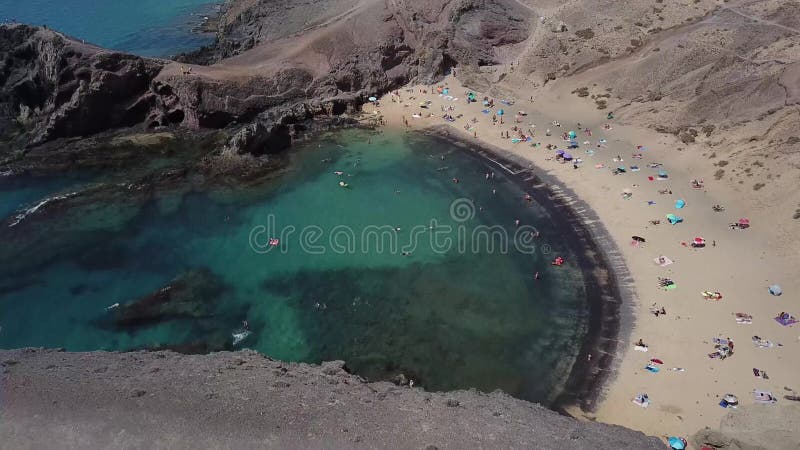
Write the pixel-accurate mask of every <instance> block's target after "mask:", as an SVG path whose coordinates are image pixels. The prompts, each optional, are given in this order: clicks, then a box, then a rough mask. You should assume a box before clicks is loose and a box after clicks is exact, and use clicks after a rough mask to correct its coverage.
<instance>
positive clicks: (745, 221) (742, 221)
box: [739, 217, 750, 226]
mask: <svg viewBox="0 0 800 450" xmlns="http://www.w3.org/2000/svg"><path fill="white" fill-rule="evenodd" d="M739 225H745V226H747V225H750V219H748V218H745V217H743V218H741V219H739Z"/></svg>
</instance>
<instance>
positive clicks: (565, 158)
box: [563, 152, 572, 161]
mask: <svg viewBox="0 0 800 450" xmlns="http://www.w3.org/2000/svg"><path fill="white" fill-rule="evenodd" d="M563 157H564V161H572V155H570V154H569V153H566V152H565V153H564V155H563Z"/></svg>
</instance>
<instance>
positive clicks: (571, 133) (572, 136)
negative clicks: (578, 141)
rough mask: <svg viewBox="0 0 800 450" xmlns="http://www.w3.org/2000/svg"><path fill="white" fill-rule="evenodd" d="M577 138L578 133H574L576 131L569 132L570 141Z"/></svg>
mask: <svg viewBox="0 0 800 450" xmlns="http://www.w3.org/2000/svg"><path fill="white" fill-rule="evenodd" d="M576 137H578V133H576V132H574V131H572V130H570V132H569V138H570V139H575V138H576Z"/></svg>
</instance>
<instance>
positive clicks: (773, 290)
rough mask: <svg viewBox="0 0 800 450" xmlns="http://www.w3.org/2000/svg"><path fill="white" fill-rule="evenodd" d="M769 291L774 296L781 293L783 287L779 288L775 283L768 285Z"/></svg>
mask: <svg viewBox="0 0 800 450" xmlns="http://www.w3.org/2000/svg"><path fill="white" fill-rule="evenodd" d="M769 293H770V294H772V295H775V296H777V295H781V294H783V289H781V287H780V286H778V285H777V284H773V285H772V286H770V287H769Z"/></svg>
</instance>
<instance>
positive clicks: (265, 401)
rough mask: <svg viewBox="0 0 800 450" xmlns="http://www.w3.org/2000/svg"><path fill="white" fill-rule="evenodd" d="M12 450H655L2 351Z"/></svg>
mask: <svg viewBox="0 0 800 450" xmlns="http://www.w3.org/2000/svg"><path fill="white" fill-rule="evenodd" d="M0 386H2V387H3V388H2V393H3V408H2V410H0V434H2V436H3V444H4V445H5V446H8V447H9V448H23V447H25V448H27V447H35V448H44V449H47V448H79V447H80V448H86V447H91V448H108V447H115V448H116V447H119V448H129V447H147V448H152V447H175V446H176V445H177V446H180V447H186V448H189V447H191V448H256V447H259V448H263V447H266V448H297V449H300V448H337V449H338V448H415V449H420V448H537V449H565V448H569V449H592V450H594V449H616V450H618V449H661V448H664V444H662V443H661V442H660V441H659V440H658V439H656V438H653V437H647V436H645V435H644V434H642V433H640V432H636V431H631V430H628V429H625V428H622V427H619V426H615V425H605V424H600V423H593V422H588V423H587V422H578V421H577V420H574V419H571V418H568V417H564V416H560V415H558V414H556V413H554V412H552V411H550V410H547V409H545V408H542V407H540V406H538V405H534V404H531V403H527V402H524V401H521V400H516V399H514V398H511V397H509V396H507V395H505V394H502V393H499V392H496V393H492V394H483V393H479V392H475V391H457V392H448V393H432V392H425V391H424V390H422V389H419V388H414V389H412V388H409V387H408V386H397V385H394V384H391V383H386V382H382V383H366V382H364V381H363V380H362V379H361V378H359V377H356V376H354V375H351V374H349V373H347V372H346V371H345V369H344V367H343V363H342V362H341V361H339V362H328V363H323V364H322V365H308V364H296V363H285V362H279V361H274V360H271V359H269V358H266V357H264V356H262V355H260V354H258V353H256V352H252V351H240V352H235V353H229V352H222V353H215V354H211V355H205V356H199V355H181V354H177V353H172V352H135V353H105V352H92V353H67V352H59V351H55V350H36V349H21V350H13V351H0Z"/></svg>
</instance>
